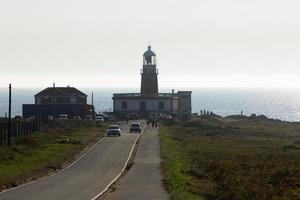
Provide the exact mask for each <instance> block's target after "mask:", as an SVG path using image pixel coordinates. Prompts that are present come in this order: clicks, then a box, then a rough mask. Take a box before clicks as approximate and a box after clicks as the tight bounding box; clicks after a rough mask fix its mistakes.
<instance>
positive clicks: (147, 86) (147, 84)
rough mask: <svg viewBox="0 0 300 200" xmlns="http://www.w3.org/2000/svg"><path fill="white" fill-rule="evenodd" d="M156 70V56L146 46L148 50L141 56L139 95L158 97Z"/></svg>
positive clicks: (149, 47)
mask: <svg viewBox="0 0 300 200" xmlns="http://www.w3.org/2000/svg"><path fill="white" fill-rule="evenodd" d="M157 75H158V69H157V68H156V55H155V53H154V52H153V51H152V50H151V46H148V50H147V51H146V52H145V53H144V54H143V68H142V69H141V76H142V80H141V95H142V96H155V95H158V81H157Z"/></svg>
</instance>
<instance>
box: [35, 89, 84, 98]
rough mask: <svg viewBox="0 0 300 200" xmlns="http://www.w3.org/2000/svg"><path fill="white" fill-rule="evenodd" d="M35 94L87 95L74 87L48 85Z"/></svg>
mask: <svg viewBox="0 0 300 200" xmlns="http://www.w3.org/2000/svg"><path fill="white" fill-rule="evenodd" d="M34 96H85V97H87V95H86V94H85V93H83V92H81V91H80V90H78V89H76V88H74V87H48V88H46V89H44V90H42V91H40V92H39V93H37V94H36V95H34Z"/></svg>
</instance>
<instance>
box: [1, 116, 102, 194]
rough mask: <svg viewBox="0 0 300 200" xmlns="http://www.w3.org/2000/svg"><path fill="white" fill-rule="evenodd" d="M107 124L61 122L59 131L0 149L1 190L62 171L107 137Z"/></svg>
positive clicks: (48, 131)
mask: <svg viewBox="0 0 300 200" xmlns="http://www.w3.org/2000/svg"><path fill="white" fill-rule="evenodd" d="M106 125H107V124H106V123H102V124H101V125H100V124H96V123H95V122H93V121H76V122H75V121H65V122H58V123H57V124H56V128H44V129H43V131H42V132H41V133H36V134H33V135H30V136H24V137H20V138H16V139H15V140H14V141H13V145H12V146H11V147H6V146H1V147H0V190H1V189H6V188H10V187H14V186H17V185H19V184H21V183H24V182H27V181H29V180H32V179H35V178H37V177H40V176H43V175H45V174H48V173H50V172H53V171H55V170H59V169H61V168H62V167H63V166H64V165H65V164H66V163H67V162H70V161H72V160H74V159H75V158H76V156H78V155H79V154H80V152H82V150H83V149H85V148H86V147H87V146H89V145H91V144H93V143H94V142H96V141H97V140H98V139H99V138H101V137H102V136H103V135H104V132H105V129H106Z"/></svg>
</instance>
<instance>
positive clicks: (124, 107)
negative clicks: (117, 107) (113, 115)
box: [121, 101, 127, 109]
mask: <svg viewBox="0 0 300 200" xmlns="http://www.w3.org/2000/svg"><path fill="white" fill-rule="evenodd" d="M121 104H122V105H121V106H122V109H127V101H122V103H121Z"/></svg>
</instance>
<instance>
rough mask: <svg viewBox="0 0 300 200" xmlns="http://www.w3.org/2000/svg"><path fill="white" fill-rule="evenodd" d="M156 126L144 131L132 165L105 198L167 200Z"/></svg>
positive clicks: (110, 199)
mask: <svg viewBox="0 0 300 200" xmlns="http://www.w3.org/2000/svg"><path fill="white" fill-rule="evenodd" d="M158 134H159V133H158V129H157V128H148V129H146V131H145V132H144V134H143V136H142V138H141V142H140V145H139V148H138V151H137V153H136V156H135V159H134V165H133V166H132V167H131V168H130V170H129V171H128V172H127V173H126V175H125V176H124V177H122V178H121V179H120V181H119V182H118V183H117V184H116V185H115V187H114V188H115V190H114V191H112V192H111V193H108V194H107V195H106V196H105V197H104V199H105V200H121V199H122V200H167V199H169V196H168V194H167V192H166V191H165V189H164V187H163V184H162V179H163V176H162V174H161V171H160V161H161V160H160V145H159V135H158Z"/></svg>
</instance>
